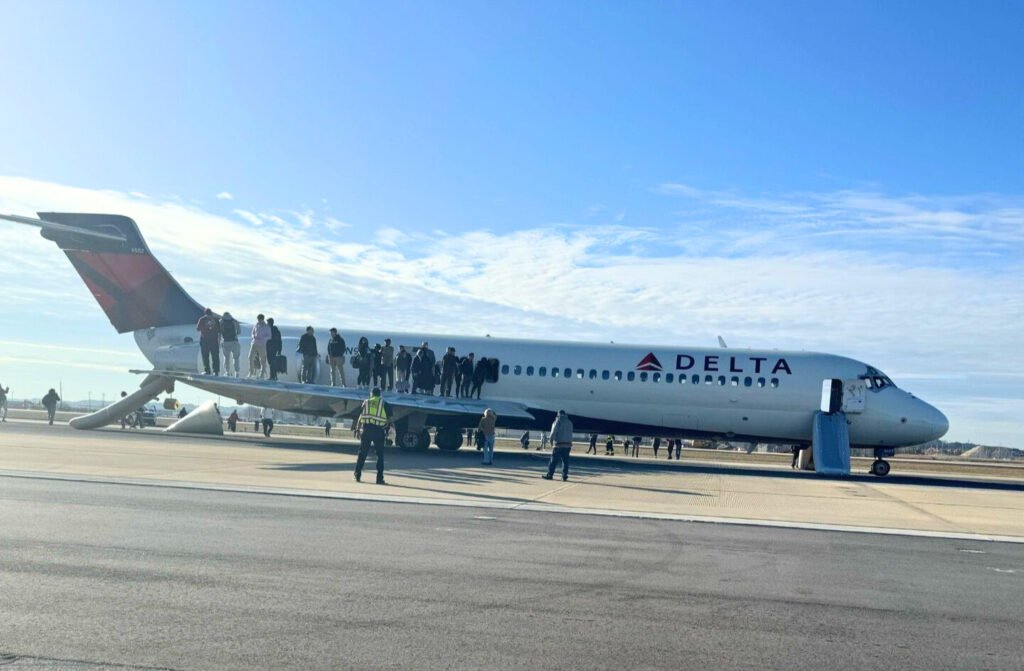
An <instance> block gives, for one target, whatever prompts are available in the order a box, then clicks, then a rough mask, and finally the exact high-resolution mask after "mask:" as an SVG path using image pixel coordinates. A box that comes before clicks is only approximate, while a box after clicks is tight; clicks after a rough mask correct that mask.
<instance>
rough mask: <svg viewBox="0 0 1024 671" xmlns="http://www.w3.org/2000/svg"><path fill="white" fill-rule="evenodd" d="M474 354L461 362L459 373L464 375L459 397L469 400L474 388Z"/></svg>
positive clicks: (465, 357)
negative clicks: (470, 392)
mask: <svg viewBox="0 0 1024 671" xmlns="http://www.w3.org/2000/svg"><path fill="white" fill-rule="evenodd" d="M473 366H474V361H473V353H472V352H470V353H469V354H467V355H466V356H464V357H462V359H460V360H459V372H460V373H462V384H461V389H460V390H459V395H460V396H462V397H463V398H469V390H470V387H472V386H473Z"/></svg>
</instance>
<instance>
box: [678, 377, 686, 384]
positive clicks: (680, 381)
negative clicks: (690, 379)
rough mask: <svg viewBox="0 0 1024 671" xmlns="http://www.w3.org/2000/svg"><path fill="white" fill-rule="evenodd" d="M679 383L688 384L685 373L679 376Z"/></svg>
mask: <svg viewBox="0 0 1024 671" xmlns="http://www.w3.org/2000/svg"><path fill="white" fill-rule="evenodd" d="M679 384H686V376H685V375H680V376H679Z"/></svg>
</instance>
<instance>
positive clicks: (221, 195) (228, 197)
mask: <svg viewBox="0 0 1024 671" xmlns="http://www.w3.org/2000/svg"><path fill="white" fill-rule="evenodd" d="M234 199H235V197H234V196H232V195H231V194H230V193H229V192H227V191H221V192H220V193H218V194H217V200H234Z"/></svg>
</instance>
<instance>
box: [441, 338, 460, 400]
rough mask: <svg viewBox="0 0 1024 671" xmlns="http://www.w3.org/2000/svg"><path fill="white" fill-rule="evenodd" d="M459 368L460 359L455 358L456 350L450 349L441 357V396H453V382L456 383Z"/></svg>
mask: <svg viewBox="0 0 1024 671" xmlns="http://www.w3.org/2000/svg"><path fill="white" fill-rule="evenodd" d="M458 367H459V357H457V356H455V348H454V347H449V348H448V351H447V352H445V353H444V356H443V357H441V396H451V395H452V382H454V381H455V369H456V368H458Z"/></svg>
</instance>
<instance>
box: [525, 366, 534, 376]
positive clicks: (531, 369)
mask: <svg viewBox="0 0 1024 671" xmlns="http://www.w3.org/2000/svg"><path fill="white" fill-rule="evenodd" d="M526 374H527V375H531V376H532V375H533V366H527V367H526Z"/></svg>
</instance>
